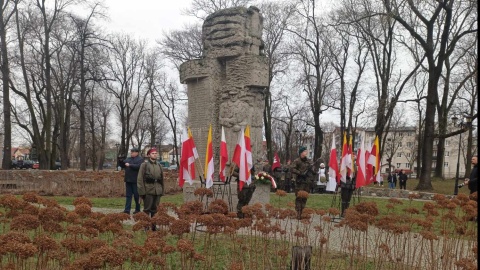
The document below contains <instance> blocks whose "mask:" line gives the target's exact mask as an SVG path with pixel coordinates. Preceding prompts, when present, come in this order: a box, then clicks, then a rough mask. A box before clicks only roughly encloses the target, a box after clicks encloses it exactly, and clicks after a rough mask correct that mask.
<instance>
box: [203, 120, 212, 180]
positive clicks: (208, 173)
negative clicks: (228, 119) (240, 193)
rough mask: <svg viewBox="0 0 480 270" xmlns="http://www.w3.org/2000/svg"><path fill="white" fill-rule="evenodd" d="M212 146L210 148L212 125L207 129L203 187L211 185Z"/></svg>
mask: <svg viewBox="0 0 480 270" xmlns="http://www.w3.org/2000/svg"><path fill="white" fill-rule="evenodd" d="M213 171H214V168H213V148H212V125H211V124H210V128H209V129H208V139H207V151H206V153H205V172H204V176H205V187H206V188H210V187H211V186H213Z"/></svg>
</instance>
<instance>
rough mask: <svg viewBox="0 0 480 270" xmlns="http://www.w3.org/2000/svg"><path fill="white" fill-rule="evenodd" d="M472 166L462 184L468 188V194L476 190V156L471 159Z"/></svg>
mask: <svg viewBox="0 0 480 270" xmlns="http://www.w3.org/2000/svg"><path fill="white" fill-rule="evenodd" d="M472 165H473V168H472V170H471V171H470V177H469V178H466V179H465V181H464V183H465V185H467V186H468V189H469V190H470V194H472V193H474V192H477V190H478V182H477V181H478V156H477V155H474V156H473V157H472Z"/></svg>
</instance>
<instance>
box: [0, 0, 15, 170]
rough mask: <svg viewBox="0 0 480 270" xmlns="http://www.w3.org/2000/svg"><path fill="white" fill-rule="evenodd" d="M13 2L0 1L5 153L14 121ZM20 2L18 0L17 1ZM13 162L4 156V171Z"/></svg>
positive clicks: (9, 144) (0, 48) (9, 147)
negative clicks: (10, 59) (10, 25)
mask: <svg viewBox="0 0 480 270" xmlns="http://www.w3.org/2000/svg"><path fill="white" fill-rule="evenodd" d="M14 2H15V1H13V0H0V50H1V55H0V59H1V60H2V62H1V63H0V69H1V73H2V94H3V121H4V124H3V128H4V130H3V151H4V153H10V151H11V148H12V119H11V114H10V107H11V104H10V87H9V81H10V64H9V62H8V57H9V56H8V46H7V29H8V27H7V24H8V23H9V21H10V19H11V18H12V16H13V15H14V14H15V11H16V8H17V4H16V2H15V3H14ZM17 2H18V0H17ZM11 161H12V157H11V155H9V154H8V155H3V158H2V165H1V166H2V169H4V170H8V169H10V163H11Z"/></svg>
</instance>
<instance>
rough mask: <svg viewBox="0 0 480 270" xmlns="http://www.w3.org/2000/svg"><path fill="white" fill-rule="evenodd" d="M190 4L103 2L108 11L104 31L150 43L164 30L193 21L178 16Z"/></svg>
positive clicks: (179, 0) (175, 0) (185, 0)
mask: <svg viewBox="0 0 480 270" xmlns="http://www.w3.org/2000/svg"><path fill="white" fill-rule="evenodd" d="M190 2H191V0H166V1H165V0H164V1H160V0H136V1H131V0H104V4H105V6H107V7H108V12H107V13H108V15H109V17H110V21H109V22H105V24H106V26H107V27H108V30H110V31H113V32H124V33H127V34H134V35H135V36H137V37H140V38H144V39H148V40H149V41H150V42H154V41H155V40H157V39H159V38H160V37H161V35H162V31H164V30H173V29H180V28H181V27H182V25H183V24H184V23H188V22H193V21H195V18H193V17H189V16H185V15H182V9H185V8H187V7H188V6H189V5H190Z"/></svg>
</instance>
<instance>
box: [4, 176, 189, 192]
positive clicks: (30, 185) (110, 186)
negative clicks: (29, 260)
mask: <svg viewBox="0 0 480 270" xmlns="http://www.w3.org/2000/svg"><path fill="white" fill-rule="evenodd" d="M123 176H124V171H119V172H117V171H101V172H92V171H86V172H83V171H45V170H0V193H13V194H22V193H24V192H27V191H33V192H37V193H38V194H40V195H48V196H88V197H122V196H125V184H124V182H123ZM177 178H178V176H177V173H176V172H171V171H165V190H166V193H169V194H173V193H178V192H181V188H180V187H179V186H178V184H177Z"/></svg>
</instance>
